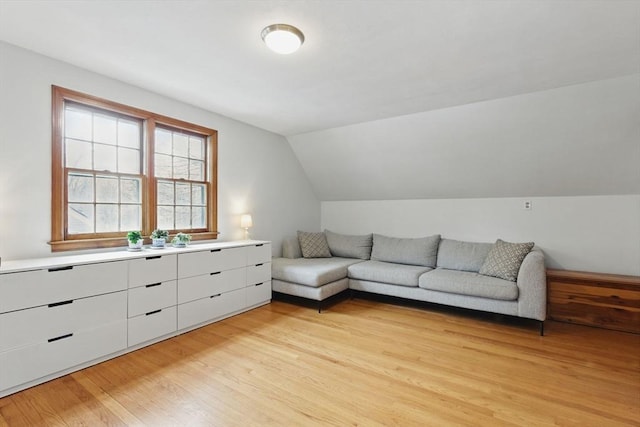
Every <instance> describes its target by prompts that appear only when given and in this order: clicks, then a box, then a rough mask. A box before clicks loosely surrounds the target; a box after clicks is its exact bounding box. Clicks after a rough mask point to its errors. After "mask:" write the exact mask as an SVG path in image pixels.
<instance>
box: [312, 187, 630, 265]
mask: <svg viewBox="0 0 640 427" xmlns="http://www.w3.org/2000/svg"><path fill="white" fill-rule="evenodd" d="M525 200H529V201H531V202H532V209H531V210H524V209H523V204H524V201H525ZM322 227H323V229H329V230H332V231H336V232H341V233H350V234H365V233H371V232H374V233H379V234H386V235H390V236H398V237H421V236H427V235H431V234H441V235H442V236H443V237H446V238H450V239H457V240H468V241H477V242H493V241H495V240H496V239H497V238H501V239H503V240H507V241H511V242H525V241H527V242H528V241H534V242H535V243H536V245H537V246H539V247H540V248H542V249H543V250H544V252H545V255H546V263H547V267H549V268H562V269H569V270H581V271H597V272H604V273H616V274H630V275H640V196H637V195H635V196H587V197H533V198H526V199H525V198H491V199H445V200H442V199H440V200H378V201H346V202H342V201H333V202H322Z"/></svg>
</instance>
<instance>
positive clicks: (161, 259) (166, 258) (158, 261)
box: [129, 249, 177, 288]
mask: <svg viewBox="0 0 640 427" xmlns="http://www.w3.org/2000/svg"><path fill="white" fill-rule="evenodd" d="M159 250H160V249H159ZM176 270H177V255H150V256H148V257H145V258H138V259H132V260H131V261H129V287H130V288H134V287H136V286H141V285H149V284H152V283H160V282H166V281H167V280H174V279H175V278H176Z"/></svg>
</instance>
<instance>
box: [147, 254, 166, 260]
mask: <svg viewBox="0 0 640 427" xmlns="http://www.w3.org/2000/svg"><path fill="white" fill-rule="evenodd" d="M160 258H162V255H156V256H148V257H146V258H145V259H146V260H150V259H160Z"/></svg>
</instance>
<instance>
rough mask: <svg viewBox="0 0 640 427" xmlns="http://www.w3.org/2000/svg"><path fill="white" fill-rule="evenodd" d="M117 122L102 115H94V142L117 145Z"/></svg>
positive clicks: (113, 118)
mask: <svg viewBox="0 0 640 427" xmlns="http://www.w3.org/2000/svg"><path fill="white" fill-rule="evenodd" d="M117 128H118V125H117V120H116V119H115V117H109V116H105V115H102V114H94V115H93V140H94V141H95V142H102V143H104V144H111V145H116V142H117V140H116V138H117V133H116V132H117Z"/></svg>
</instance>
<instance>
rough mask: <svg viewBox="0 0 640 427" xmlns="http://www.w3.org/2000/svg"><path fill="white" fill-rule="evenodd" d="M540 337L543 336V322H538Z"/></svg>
mask: <svg viewBox="0 0 640 427" xmlns="http://www.w3.org/2000/svg"><path fill="white" fill-rule="evenodd" d="M540 336H541V337H543V336H544V320H541V321H540Z"/></svg>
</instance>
